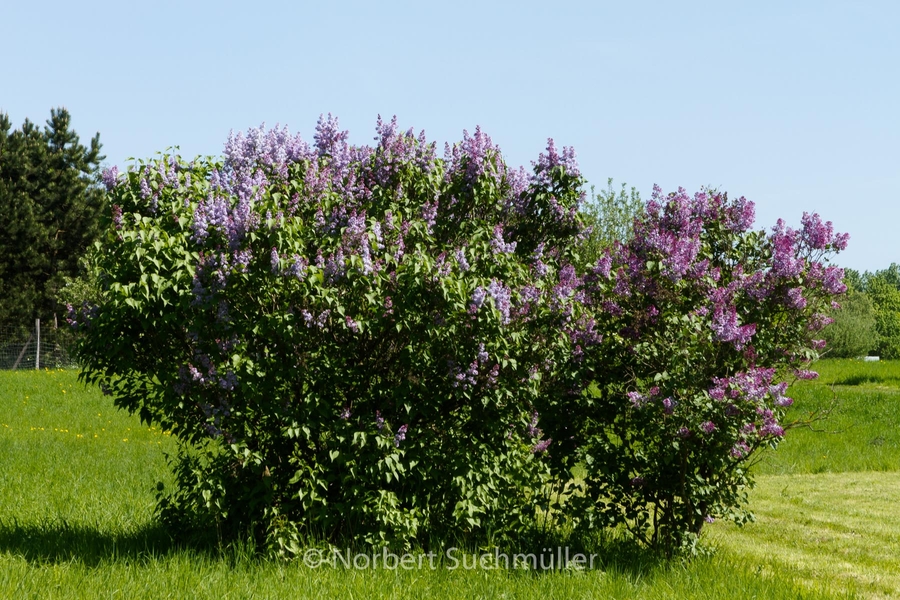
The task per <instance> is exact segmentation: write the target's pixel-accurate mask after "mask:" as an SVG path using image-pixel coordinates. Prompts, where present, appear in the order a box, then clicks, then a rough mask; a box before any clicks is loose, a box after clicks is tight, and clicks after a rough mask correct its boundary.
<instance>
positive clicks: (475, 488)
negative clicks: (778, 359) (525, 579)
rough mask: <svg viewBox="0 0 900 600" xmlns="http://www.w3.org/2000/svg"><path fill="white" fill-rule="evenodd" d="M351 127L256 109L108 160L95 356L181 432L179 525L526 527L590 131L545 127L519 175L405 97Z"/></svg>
mask: <svg viewBox="0 0 900 600" xmlns="http://www.w3.org/2000/svg"><path fill="white" fill-rule="evenodd" d="M347 139H348V136H347V132H345V131H342V130H340V128H339V127H338V122H337V120H336V119H333V118H331V117H330V116H329V117H323V118H321V119H320V121H319V123H318V126H317V128H316V135H315V138H314V141H313V143H312V144H308V143H306V142H305V141H303V140H302V139H301V138H300V137H299V136H294V135H291V134H290V133H289V132H288V131H287V129H279V128H275V129H271V130H266V129H265V128H262V127H261V128H259V129H252V130H250V131H248V132H247V133H246V134H233V135H231V136H230V137H229V139H228V142H227V143H226V145H225V153H224V160H222V161H221V162H219V161H216V160H213V159H197V160H195V161H192V162H185V161H183V160H182V159H180V158H179V157H177V156H161V157H160V158H158V159H157V160H155V161H151V162H147V163H138V164H137V165H134V166H133V167H132V168H131V169H130V170H128V172H127V173H123V174H119V175H118V176H117V177H115V178H109V180H110V194H111V203H112V213H111V217H110V218H111V221H110V223H109V228H108V232H107V235H106V238H105V240H104V242H103V252H101V253H99V254H98V262H97V264H96V268H97V269H98V271H99V272H100V273H102V280H103V281H104V282H105V289H104V300H103V302H102V303H101V305H100V306H99V307H98V308H97V310H96V311H95V313H94V314H93V315H92V316H93V318H92V319H90V321H89V322H83V323H80V324H79V326H81V327H82V329H83V331H84V332H85V336H84V338H83V345H82V348H81V356H82V358H83V360H84V361H85V376H86V378H87V379H88V380H89V381H92V382H98V383H99V384H100V385H102V386H103V387H104V389H107V390H109V391H110V393H111V394H112V395H113V397H114V400H115V402H116V404H117V405H118V406H121V407H124V408H126V409H128V410H130V411H133V412H139V413H140V414H141V416H142V417H143V418H144V419H145V420H147V421H149V422H151V423H155V424H158V425H160V426H162V427H164V428H166V429H169V430H171V431H172V432H173V434H174V435H176V436H177V437H178V438H179V439H180V440H181V441H182V442H183V443H184V445H185V449H184V451H183V452H182V453H181V455H180V456H178V457H176V458H175V459H174V465H173V466H174V469H175V474H176V487H175V489H174V490H173V491H171V492H166V493H164V494H163V496H162V498H161V505H160V512H161V516H162V518H163V519H164V520H165V521H166V522H168V523H170V524H171V525H173V526H176V527H178V528H181V529H184V528H185V527H189V526H195V527H199V528H202V527H209V526H215V527H216V528H217V529H218V531H219V532H220V534H221V535H223V536H225V537H228V536H235V535H243V534H245V532H246V531H247V530H250V531H251V532H252V533H253V535H254V536H255V537H256V538H257V539H258V540H259V541H260V543H265V544H268V545H269V546H270V547H272V548H274V549H276V550H278V551H282V552H290V551H296V550H297V548H298V547H299V546H298V544H299V543H300V540H302V539H305V538H306V537H309V536H312V537H316V538H324V539H326V540H329V541H332V542H335V543H337V541H338V540H344V541H347V540H350V541H356V542H362V543H368V544H401V545H402V544H410V543H413V542H415V541H417V540H418V541H419V542H420V543H425V541H426V540H439V539H442V538H449V539H453V540H457V541H459V540H463V539H468V538H471V539H473V540H478V539H482V538H484V537H485V536H486V535H487V534H488V532H490V533H491V535H494V536H496V537H497V539H499V537H502V536H503V535H506V534H507V533H510V532H516V531H519V530H521V529H522V528H523V527H525V526H528V525H529V524H530V523H531V521H532V518H533V515H534V507H533V506H534V502H535V501H536V494H535V493H534V491H533V490H535V489H540V488H541V486H542V485H543V483H544V481H545V478H546V474H547V467H546V465H545V463H544V461H543V460H542V458H543V454H542V453H543V451H544V450H546V449H547V447H548V445H549V444H550V441H549V440H546V439H545V438H542V437H541V436H540V435H535V434H534V433H535V432H534V431H532V430H529V424H530V423H531V421H532V418H533V414H534V404H535V402H537V400H538V398H539V394H540V390H541V375H542V374H543V373H545V372H547V371H548V370H550V369H552V366H553V365H555V364H557V363H558V362H559V357H561V356H563V353H564V352H565V351H566V345H565V341H566V340H565V338H564V337H563V336H561V335H560V334H558V331H557V329H558V328H554V326H553V322H554V319H555V317H554V316H553V315H554V314H555V303H556V302H557V295H558V291H557V290H556V289H555V287H554V283H553V281H554V280H553V277H554V273H555V270H556V269H557V268H558V266H559V265H560V264H564V263H569V262H571V260H572V259H570V258H569V256H570V255H572V254H573V252H574V251H575V249H576V247H577V240H578V237H577V233H578V232H579V231H580V229H579V228H580V224H579V220H578V216H577V215H578V206H579V203H580V202H581V200H582V193H581V191H580V186H581V176H580V174H579V172H578V170H577V167H576V166H575V163H574V154H573V152H572V151H571V150H570V149H565V150H563V151H562V153H558V151H557V149H556V147H555V146H554V145H553V143H552V141H551V142H550V144H549V146H548V151H547V153H546V154H544V155H541V156H540V157H539V158H538V160H537V162H536V163H535V167H534V170H533V173H532V174H531V175H526V174H525V171H524V170H523V169H517V170H513V169H510V168H508V167H507V166H506V164H505V163H504V161H503V158H502V156H501V153H500V150H499V149H498V148H497V147H496V146H495V145H494V144H493V142H492V140H491V139H490V137H488V136H487V135H486V134H484V133H483V132H481V131H480V130H476V132H475V135H474V136H469V135H468V134H464V138H463V140H462V142H460V143H458V144H456V145H453V146H448V147H447V148H446V150H445V153H444V157H443V158H440V157H438V156H437V154H436V148H435V145H434V144H433V143H428V142H427V141H426V139H425V137H424V134H420V135H418V136H416V135H414V134H413V131H412V130H410V131H407V132H403V131H401V130H400V129H399V128H398V126H397V123H396V119H395V120H392V121H390V122H383V121H381V120H380V119H379V121H378V124H377V136H376V138H375V140H376V144H375V146H373V147H369V146H362V147H358V146H351V145H350V144H349V143H348V141H347ZM538 248H539V249H540V252H539V255H540V256H541V258H540V259H536V258H535V250H536V249H538ZM538 264H539V265H540V267H539V268H538V267H537V265H538Z"/></svg>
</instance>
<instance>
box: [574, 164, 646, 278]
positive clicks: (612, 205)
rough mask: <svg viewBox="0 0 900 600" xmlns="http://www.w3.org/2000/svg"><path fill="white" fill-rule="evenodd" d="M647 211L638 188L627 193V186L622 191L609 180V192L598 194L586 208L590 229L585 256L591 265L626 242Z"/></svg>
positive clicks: (583, 210) (585, 246) (604, 191)
mask: <svg viewBox="0 0 900 600" xmlns="http://www.w3.org/2000/svg"><path fill="white" fill-rule="evenodd" d="M643 208H644V203H643V201H641V195H640V193H638V191H637V190H636V189H635V188H633V187H632V188H631V189H630V190H626V187H625V184H624V183H623V184H622V186H621V189H619V191H618V192H616V190H615V189H614V188H613V180H612V178H610V179H609V180H607V187H606V189H605V190H600V192H595V190H594V188H593V187H591V197H590V200H589V201H588V202H586V203H585V205H584V208H583V209H582V212H583V216H584V221H585V224H586V225H587V226H588V228H589V233H588V234H587V239H586V240H585V242H584V245H583V250H582V254H584V257H585V258H586V259H587V261H588V262H591V263H592V262H596V261H597V259H599V258H600V257H601V255H602V254H603V251H604V250H606V249H607V248H611V247H613V246H614V245H615V244H616V242H621V243H626V242H627V241H628V240H629V239H630V238H631V236H632V226H633V224H634V220H635V218H637V217H638V216H639V215H640V214H641V211H642V210H643Z"/></svg>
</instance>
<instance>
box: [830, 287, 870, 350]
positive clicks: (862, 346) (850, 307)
mask: <svg viewBox="0 0 900 600" xmlns="http://www.w3.org/2000/svg"><path fill="white" fill-rule="evenodd" d="M847 279H848V278H846V277H845V278H844V282H845V283H847ZM829 316H830V317H831V318H833V319H834V323H832V324H831V325H829V326H828V327H826V328H825V329H824V330H823V331H822V337H824V338H825V341H826V343H827V345H826V346H825V352H823V355H825V356H828V357H829V358H856V357H858V356H865V355H867V354H869V353H870V352H873V351H876V349H877V348H878V345H879V336H878V331H877V329H876V323H877V321H876V312H875V306H874V304H872V300H871V299H870V298H869V296H868V295H867V294H866V293H864V292H860V291H858V290H856V289H854V288H853V287H850V288H849V291H848V293H847V296H846V297H845V298H843V299H842V300H841V307H840V308H838V309H833V310H831V311H830V313H829Z"/></svg>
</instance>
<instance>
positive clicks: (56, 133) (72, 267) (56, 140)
mask: <svg viewBox="0 0 900 600" xmlns="http://www.w3.org/2000/svg"><path fill="white" fill-rule="evenodd" d="M70 125H71V118H70V115H69V112H68V111H67V110H66V109H64V108H60V109H55V110H51V111H50V119H49V120H48V121H47V124H46V126H45V127H44V129H43V130H41V129H40V128H38V127H37V126H36V125H35V124H34V123H32V122H31V121H29V120H27V119H26V120H25V122H24V123H23V124H22V127H21V128H20V129H12V128H11V124H10V120H9V116H8V115H6V114H0V322H7V323H22V324H24V323H27V322H29V321H30V320H31V319H33V318H35V317H41V318H45V319H51V318H53V317H54V316H56V315H59V314H61V312H60V309H61V307H60V304H59V301H58V297H57V294H58V291H59V289H60V288H61V287H62V285H63V282H64V279H65V277H74V276H75V275H76V274H77V273H78V260H79V258H80V257H81V256H82V255H83V254H84V252H85V250H86V248H87V247H88V246H89V245H90V244H91V243H92V242H93V240H94V239H95V238H96V236H97V232H98V226H97V223H98V217H99V215H100V212H101V211H102V210H103V205H104V202H105V193H104V191H103V188H102V186H101V185H100V177H99V172H100V162H101V161H102V160H103V159H104V157H103V156H101V155H100V134H97V135H95V136H94V137H93V139H91V142H90V145H89V146H87V147H86V146H84V145H82V144H81V142H80V140H79V137H78V135H77V134H76V133H75V131H74V130H72V129H71V126H70Z"/></svg>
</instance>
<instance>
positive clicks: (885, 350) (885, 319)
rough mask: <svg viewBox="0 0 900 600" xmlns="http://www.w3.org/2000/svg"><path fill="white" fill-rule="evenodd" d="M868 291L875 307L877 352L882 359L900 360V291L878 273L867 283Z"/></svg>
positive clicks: (888, 279) (889, 280) (887, 277)
mask: <svg viewBox="0 0 900 600" xmlns="http://www.w3.org/2000/svg"><path fill="white" fill-rule="evenodd" d="M888 271H889V270H888ZM866 290H867V293H868V296H869V298H870V299H871V300H872V304H873V305H874V307H875V329H876V330H877V331H878V344H877V347H876V351H877V353H878V355H879V356H881V357H882V358H887V359H893V358H900V289H898V288H897V286H896V285H895V284H894V283H893V282H892V281H891V278H890V276H885V275H882V271H878V272H876V273H875V275H873V276H871V277H869V278H868V280H867V281H866Z"/></svg>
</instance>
